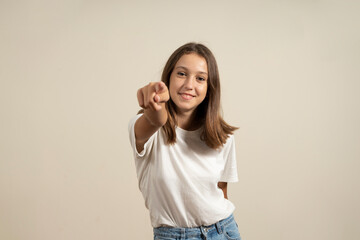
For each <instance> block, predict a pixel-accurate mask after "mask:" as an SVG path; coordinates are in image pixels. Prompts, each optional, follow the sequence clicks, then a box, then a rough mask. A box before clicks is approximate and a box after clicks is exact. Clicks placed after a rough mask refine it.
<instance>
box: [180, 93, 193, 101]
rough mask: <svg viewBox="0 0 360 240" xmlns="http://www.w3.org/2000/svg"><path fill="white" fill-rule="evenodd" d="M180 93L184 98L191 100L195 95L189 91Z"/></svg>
mask: <svg viewBox="0 0 360 240" xmlns="http://www.w3.org/2000/svg"><path fill="white" fill-rule="evenodd" d="M179 95H180V96H181V98H182V99H184V100H191V99H193V98H194V97H195V96H194V95H191V94H188V93H179Z"/></svg>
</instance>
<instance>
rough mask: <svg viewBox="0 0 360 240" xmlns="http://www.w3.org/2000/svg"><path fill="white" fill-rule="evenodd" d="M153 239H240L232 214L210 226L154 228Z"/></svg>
mask: <svg viewBox="0 0 360 240" xmlns="http://www.w3.org/2000/svg"><path fill="white" fill-rule="evenodd" d="M154 240H241V237H240V233H239V230H238V226H237V223H236V222H235V219H234V216H233V214H231V215H230V217H228V218H226V219H223V220H221V221H219V222H217V223H214V224H212V225H210V226H200V227H195V228H171V227H158V228H154Z"/></svg>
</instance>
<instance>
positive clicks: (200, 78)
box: [198, 77, 206, 81]
mask: <svg viewBox="0 0 360 240" xmlns="http://www.w3.org/2000/svg"><path fill="white" fill-rule="evenodd" d="M198 80H199V81H206V78H203V77H198Z"/></svg>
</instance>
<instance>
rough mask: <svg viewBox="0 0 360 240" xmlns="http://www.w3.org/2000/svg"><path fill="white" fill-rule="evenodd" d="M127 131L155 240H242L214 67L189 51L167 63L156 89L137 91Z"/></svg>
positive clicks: (228, 134) (192, 47)
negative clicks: (137, 107)
mask: <svg viewBox="0 0 360 240" xmlns="http://www.w3.org/2000/svg"><path fill="white" fill-rule="evenodd" d="M137 98H138V102H139V105H140V107H141V108H142V110H141V111H140V112H139V114H138V115H137V116H135V117H134V118H133V119H132V120H131V121H130V123H129V135H130V142H131V145H132V147H133V150H134V158H135V164H136V172H137V177H138V181H139V189H140V191H141V192H142V194H143V197H144V199H145V206H146V207H147V208H148V209H149V211H150V218H151V224H152V227H153V229H154V239H166V240H172V239H192V240H196V239H214V240H215V239H216V240H220V239H232V240H240V239H241V237H240V234H239V231H238V226H237V223H236V222H235V219H234V216H233V211H234V209H235V206H234V205H233V203H232V202H231V201H229V200H228V196H227V183H228V182H237V181H238V176H237V167H236V156H235V142H234V136H233V132H234V131H235V130H236V129H237V128H236V127H233V126H230V125H229V124H227V123H226V122H225V121H224V120H223V118H222V117H221V114H220V79H219V72H218V67H217V63H216V60H215V58H214V56H213V54H212V52H211V51H210V50H209V49H208V48H207V47H206V46H204V45H202V44H197V43H188V44H185V45H183V46H181V47H180V48H178V49H177V50H175V52H174V53H173V54H172V55H171V56H170V58H169V60H168V61H167V63H166V65H165V68H164V71H163V73H162V77H161V81H160V82H152V83H149V84H148V85H146V86H144V87H142V88H140V89H139V90H138V92H137Z"/></svg>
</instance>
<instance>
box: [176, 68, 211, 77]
mask: <svg viewBox="0 0 360 240" xmlns="http://www.w3.org/2000/svg"><path fill="white" fill-rule="evenodd" d="M177 68H183V69H185V70H187V71H189V69H187V68H186V67H183V66H178V67H176V68H175V69H177ZM197 73H201V74H206V75H208V73H207V72H202V71H199V72H197Z"/></svg>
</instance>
